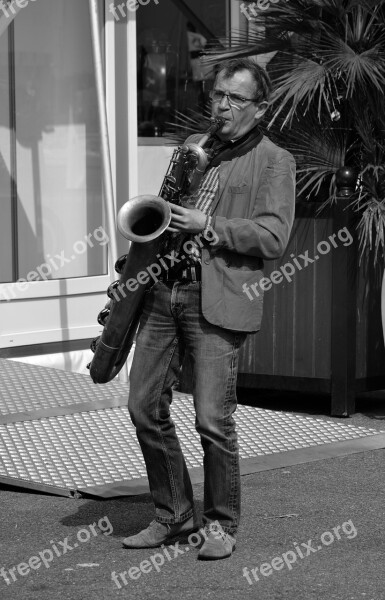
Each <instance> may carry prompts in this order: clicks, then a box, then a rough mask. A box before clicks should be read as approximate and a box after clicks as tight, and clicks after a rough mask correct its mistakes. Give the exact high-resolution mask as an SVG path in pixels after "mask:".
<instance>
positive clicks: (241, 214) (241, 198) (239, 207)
mask: <svg viewBox="0 0 385 600" xmlns="http://www.w3.org/2000/svg"><path fill="white" fill-rule="evenodd" d="M229 194H230V203H229V204H230V205H229V207H228V212H227V215H226V216H227V218H228V219H237V218H240V219H247V218H248V216H249V214H250V195H251V189H250V186H249V185H246V184H244V185H237V186H235V185H231V186H230V187H229Z"/></svg>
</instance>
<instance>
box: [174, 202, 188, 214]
mask: <svg viewBox="0 0 385 600" xmlns="http://www.w3.org/2000/svg"><path fill="white" fill-rule="evenodd" d="M170 208H171V212H172V213H175V214H178V215H185V214H186V212H187V211H188V210H190V209H188V208H183V206H179V204H170Z"/></svg>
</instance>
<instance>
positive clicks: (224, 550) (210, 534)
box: [198, 523, 236, 560]
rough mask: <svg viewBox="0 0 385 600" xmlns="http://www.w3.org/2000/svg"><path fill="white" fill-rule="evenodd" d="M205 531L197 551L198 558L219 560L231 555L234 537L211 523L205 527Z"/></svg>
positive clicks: (233, 547) (233, 548)
mask: <svg viewBox="0 0 385 600" xmlns="http://www.w3.org/2000/svg"><path fill="white" fill-rule="evenodd" d="M205 532H206V536H205V538H206V539H205V541H204V543H203V545H202V547H201V549H200V550H199V553H198V558H199V559H200V560H220V559H221V558H227V557H228V556H231V555H232V553H233V551H234V550H235V541H236V540H235V537H233V536H232V535H230V534H229V533H226V532H225V531H223V529H222V527H221V526H219V527H218V525H216V526H214V524H213V523H212V524H211V525H210V526H206V527H205Z"/></svg>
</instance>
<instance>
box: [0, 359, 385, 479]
mask: <svg viewBox="0 0 385 600" xmlns="http://www.w3.org/2000/svg"><path fill="white" fill-rule="evenodd" d="M6 362H7V361H4V360H0V372H1V373H2V374H5V376H6V377H5V378H4V379H1V384H0V394H1V406H2V410H3V411H5V410H7V409H8V407H9V410H10V411H12V412H13V413H14V421H15V422H12V423H5V424H2V425H0V457H1V460H0V478H1V479H2V480H3V481H5V480H7V481H8V480H9V482H10V483H14V484H19V485H22V484H23V482H26V481H28V482H30V483H31V484H34V485H35V486H36V487H38V488H39V486H40V487H41V489H44V486H55V487H56V488H59V489H62V490H63V491H65V490H77V489H82V490H83V491H87V488H93V487H95V486H102V485H104V486H105V485H113V484H116V483H118V482H123V481H145V477H146V471H145V466H144V461H143V458H142V453H141V450H140V447H139V444H138V442H137V439H136V435H135V431H134V428H133V426H132V424H131V421H130V418H129V415H128V411H127V408H126V406H125V404H126V397H127V386H126V385H124V384H121V383H119V382H111V383H110V384H107V385H106V386H94V385H93V384H92V382H91V380H90V379H89V378H88V377H85V376H83V375H78V374H73V373H67V372H60V371H56V370H54V369H47V368H42V367H36V366H33V365H32V366H31V365H25V364H21V363H13V364H12V363H11V361H9V362H8V364H6V365H4V363H6ZM27 380H28V389H26V382H27ZM16 383H17V385H15V386H14V387H12V386H13V384H16ZM37 390H38V395H37V396H35V395H34V394H35V393H36V391H37ZM19 394H20V395H19ZM87 394H88V395H87ZM93 394H95V395H96V396H97V398H98V400H99V401H100V400H103V399H104V400H105V401H106V402H107V401H108V400H109V398H110V395H111V394H120V395H121V397H122V404H123V406H118V407H114V408H103V409H99V410H88V411H86V412H84V411H83V412H77V410H78V408H79V409H81V407H77V406H76V404H78V403H79V402H80V403H82V402H84V400H85V399H88V400H89V399H90V398H91V397H92V396H93ZM15 396H17V398H16V399H17V403H16V406H15V405H13V404H12V402H13V401H14V400H15ZM55 403H56V405H57V404H59V406H61V405H63V406H68V405H73V413H72V414H63V415H59V416H54V417H48V418H39V419H33V413H32V414H31V420H27V421H23V422H20V421H17V418H18V417H17V414H16V413H17V411H23V412H24V413H25V411H34V410H36V409H39V408H41V407H42V406H45V407H49V408H52V407H53V406H54V405H55ZM172 415H173V419H174V421H175V424H176V428H177V431H178V434H179V438H180V441H181V445H182V448H183V451H184V454H185V458H186V462H187V466H188V468H189V469H194V468H197V467H200V466H201V465H202V449H201V445H200V439H199V435H198V434H197V433H196V431H195V426H194V423H195V413H194V407H193V401H192V398H191V397H190V396H187V395H184V394H175V398H174V401H173V405H172ZM235 418H236V422H237V430H238V438H239V447H240V457H241V459H250V458H253V457H259V456H261V457H266V456H269V455H275V454H278V453H284V452H287V451H291V450H299V449H303V448H311V447H314V448H316V447H320V446H324V445H326V444H333V443H338V442H344V441H347V440H359V439H360V438H365V437H367V436H375V435H379V434H378V432H377V431H376V430H375V429H367V428H365V427H356V426H353V425H350V424H344V423H341V422H335V421H332V420H331V419H330V420H323V419H317V418H313V417H305V416H302V415H296V414H292V413H285V412H275V411H271V410H265V409H261V408H251V407H247V406H239V407H238V409H237V412H236V415H235Z"/></svg>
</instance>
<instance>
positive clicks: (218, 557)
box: [198, 546, 235, 560]
mask: <svg viewBox="0 0 385 600" xmlns="http://www.w3.org/2000/svg"><path fill="white" fill-rule="evenodd" d="M234 550H235V546H233V547H232V549H231V552H230V554H225V555H224V556H205V555H204V554H203V555H200V554H198V560H222V559H223V558H229V557H230V556H231V555H232V554H233V552H234Z"/></svg>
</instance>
